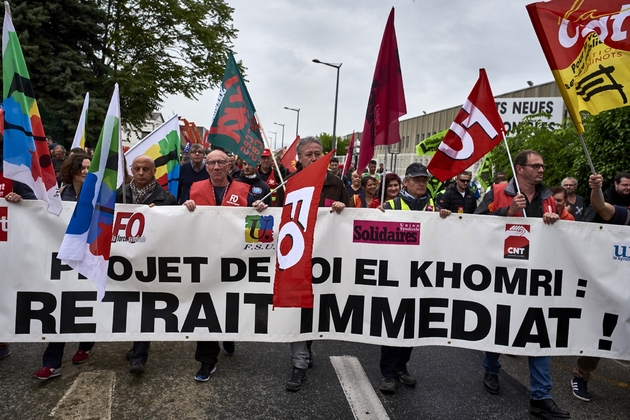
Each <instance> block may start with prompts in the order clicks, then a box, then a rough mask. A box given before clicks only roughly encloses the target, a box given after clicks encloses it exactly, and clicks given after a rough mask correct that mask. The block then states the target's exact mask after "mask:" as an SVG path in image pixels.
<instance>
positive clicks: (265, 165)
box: [258, 149, 287, 207]
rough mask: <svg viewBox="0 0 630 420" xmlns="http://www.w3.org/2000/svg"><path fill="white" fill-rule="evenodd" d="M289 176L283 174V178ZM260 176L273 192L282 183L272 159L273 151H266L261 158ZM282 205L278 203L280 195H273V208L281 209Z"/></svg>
mask: <svg viewBox="0 0 630 420" xmlns="http://www.w3.org/2000/svg"><path fill="white" fill-rule="evenodd" d="M286 175H287V174H285V173H284V172H283V173H282V176H283V177H286ZM258 176H259V177H260V179H262V180H263V181H265V182H266V183H267V185H269V189H270V190H273V189H274V188H276V187H277V186H278V185H280V183H281V182H282V181H281V180H280V174H278V170H277V169H276V168H274V167H273V159H272V158H271V150H269V149H265V150H263V152H262V156H261V157H260V165H259V166H258ZM281 206H282V203H281V202H279V201H278V194H277V192H274V193H272V194H271V207H281Z"/></svg>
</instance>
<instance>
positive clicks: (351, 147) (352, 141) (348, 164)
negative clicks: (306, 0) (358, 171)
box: [341, 131, 354, 177]
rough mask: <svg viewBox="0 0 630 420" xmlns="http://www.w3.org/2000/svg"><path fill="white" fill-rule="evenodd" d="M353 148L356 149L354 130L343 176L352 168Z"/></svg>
mask: <svg viewBox="0 0 630 420" xmlns="http://www.w3.org/2000/svg"><path fill="white" fill-rule="evenodd" d="M352 149H354V131H353V132H352V137H351V138H350V144H348V153H346V161H345V162H344V163H343V171H342V172H341V176H342V177H343V176H344V175H345V174H346V172H348V169H350V163H352Z"/></svg>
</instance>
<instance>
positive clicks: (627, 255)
mask: <svg viewBox="0 0 630 420" xmlns="http://www.w3.org/2000/svg"><path fill="white" fill-rule="evenodd" d="M0 210H2V209H0ZM613 247H614V249H613V260H615V261H626V262H628V261H630V244H614V245H613Z"/></svg>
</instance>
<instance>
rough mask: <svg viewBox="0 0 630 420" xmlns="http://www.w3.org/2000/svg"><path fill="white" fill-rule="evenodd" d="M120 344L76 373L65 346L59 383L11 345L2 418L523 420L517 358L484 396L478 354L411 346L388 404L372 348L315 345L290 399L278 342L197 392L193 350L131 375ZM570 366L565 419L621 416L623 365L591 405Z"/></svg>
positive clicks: (627, 395)
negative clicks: (342, 365) (347, 370)
mask: <svg viewBox="0 0 630 420" xmlns="http://www.w3.org/2000/svg"><path fill="white" fill-rule="evenodd" d="M130 347H131V344H130V343H123V342H118V343H97V345H96V346H95V351H94V353H93V354H92V356H91V357H90V358H89V359H88V361H87V362H86V363H84V364H82V365H76V366H74V365H72V362H71V360H70V359H71V358H72V355H73V354H74V352H75V350H76V348H77V347H76V343H69V344H68V345H67V346H66V354H65V355H64V361H63V367H62V375H61V376H60V377H58V378H54V379H50V380H48V381H41V380H38V379H34V378H32V374H33V373H34V372H35V371H36V370H38V369H39V368H40V367H41V356H42V353H43V351H44V348H45V345H44V344H43V343H16V344H13V345H12V350H13V352H12V354H11V355H10V356H9V357H7V358H5V359H3V360H0V377H1V378H2V380H1V381H0V387H1V388H2V390H1V395H2V398H1V400H0V419H3V420H9V419H61V418H63V419H110V418H111V419H134V420H136V419H177V420H183V419H335V420H343V419H368V418H379V419H380V418H383V419H385V418H389V419H528V418H533V417H532V416H530V415H529V391H528V384H529V372H528V368H527V358H526V357H512V356H503V357H502V358H501V361H502V363H503V368H504V370H503V372H501V375H500V379H501V393H500V395H497V396H495V395H490V394H488V393H487V392H486V391H485V390H484V389H483V385H482V379H483V368H482V366H481V361H482V358H483V354H482V353H481V352H479V351H472V350H464V349H457V348H446V347H422V348H416V349H414V351H413V354H412V358H411V362H410V364H409V370H410V372H412V373H413V374H415V376H416V377H417V379H418V385H417V386H416V387H415V388H408V387H405V386H403V385H399V389H398V392H397V393H396V394H395V395H391V396H384V395H382V394H381V393H380V392H379V391H378V385H379V382H380V379H381V378H380V372H379V367H378V361H379V354H380V351H379V347H378V346H372V345H365V344H356V343H348V342H336V341H318V342H315V343H314V345H313V350H314V355H315V366H314V367H313V368H312V369H310V370H309V371H308V375H307V380H306V382H305V383H304V384H303V386H302V389H301V390H300V391H299V392H297V393H290V392H287V391H286V390H285V388H284V384H285V382H286V380H287V378H288V376H289V374H290V361H289V345H288V344H282V343H236V354H235V355H234V356H232V357H228V356H227V355H225V354H224V353H221V355H220V357H219V363H218V365H217V371H216V373H214V374H213V375H212V377H211V379H210V381H208V382H205V383H201V382H196V381H195V380H194V379H193V376H194V374H195V372H196V371H197V369H198V366H199V364H198V363H197V362H195V361H194V357H193V355H194V348H195V344H194V343H182V342H174V343H170V342H156V343H153V345H152V347H151V350H150V356H149V361H148V363H147V365H146V373H145V374H144V375H142V376H140V377H136V376H133V375H131V374H129V372H128V363H127V362H126V360H125V353H126V351H127V350H128V349H129V348H130ZM336 356H353V357H352V358H336ZM331 357H333V358H335V359H333V360H337V361H344V360H345V361H351V360H355V359H354V358H356V360H357V361H358V363H359V364H360V367H362V371H361V372H360V373H361V375H363V371H364V372H365V375H364V376H363V377H364V378H366V380H365V381H364V382H362V381H357V382H353V380H351V381H350V382H348V379H347V378H346V379H345V380H344V379H343V378H344V375H343V374H342V373H341V372H340V371H338V370H336V369H335V366H337V364H335V365H333V363H332V362H331ZM575 360H576V358H575V357H553V358H552V378H553V381H554V390H553V392H552V393H553V397H554V400H555V401H556V403H557V404H558V405H559V406H560V407H562V408H564V409H566V410H569V411H570V412H571V415H572V418H573V419H628V418H630V389H629V384H630V370H629V369H628V367H627V366H626V365H630V364H629V363H628V362H624V363H625V364H626V365H624V364H622V363H620V362H617V361H614V360H602V362H601V363H600V366H599V367H598V369H597V370H596V371H595V375H594V377H593V379H592V380H591V381H590V383H589V389H590V391H591V393H592V394H593V399H592V401H591V402H588V403H587V402H583V401H580V400H578V399H576V398H575V397H573V395H572V393H571V387H570V380H571V377H572V370H573V366H574V364H575ZM357 366H358V364H357ZM355 373H356V372H355ZM361 375H358V377H360V376H361ZM355 376H356V375H355ZM351 379H352V378H351ZM359 379H360V378H359ZM342 382H343V383H344V385H343V386H345V388H344V387H343V386H342ZM370 396H372V397H374V398H373V400H372V403H373V404H374V405H372V406H371V407H369V408H367V409H366V408H365V405H361V402H360V401H359V402H357V398H359V399H360V398H367V399H369V397H370Z"/></svg>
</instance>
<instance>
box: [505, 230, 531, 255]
mask: <svg viewBox="0 0 630 420" xmlns="http://www.w3.org/2000/svg"><path fill="white" fill-rule="evenodd" d="M504 244H505V245H504V246H503V258H513V259H516V260H528V259H529V225H511V224H506V225H505V242H504Z"/></svg>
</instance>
